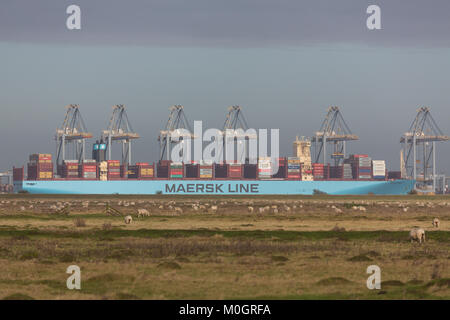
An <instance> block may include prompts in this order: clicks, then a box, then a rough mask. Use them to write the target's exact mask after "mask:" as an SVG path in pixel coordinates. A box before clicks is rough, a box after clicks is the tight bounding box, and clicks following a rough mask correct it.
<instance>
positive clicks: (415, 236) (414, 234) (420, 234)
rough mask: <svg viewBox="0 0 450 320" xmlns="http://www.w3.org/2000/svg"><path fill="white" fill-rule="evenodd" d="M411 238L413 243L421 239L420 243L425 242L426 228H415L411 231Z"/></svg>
mask: <svg viewBox="0 0 450 320" xmlns="http://www.w3.org/2000/svg"><path fill="white" fill-rule="evenodd" d="M409 239H410V240H411V243H412V242H413V241H419V243H422V242H425V230H423V229H422V228H413V229H411V231H410V232H409Z"/></svg>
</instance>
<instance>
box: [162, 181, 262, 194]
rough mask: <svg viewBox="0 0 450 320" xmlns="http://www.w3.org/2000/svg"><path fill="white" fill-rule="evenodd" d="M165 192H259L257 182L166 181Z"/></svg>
mask: <svg viewBox="0 0 450 320" xmlns="http://www.w3.org/2000/svg"><path fill="white" fill-rule="evenodd" d="M165 193H259V184H258V183H230V184H227V185H224V184H223V183H187V184H176V183H172V184H170V183H166V189H165Z"/></svg>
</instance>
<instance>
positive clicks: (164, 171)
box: [156, 160, 171, 179]
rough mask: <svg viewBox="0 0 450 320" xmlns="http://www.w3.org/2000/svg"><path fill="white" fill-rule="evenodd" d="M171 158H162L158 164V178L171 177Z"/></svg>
mask: <svg viewBox="0 0 450 320" xmlns="http://www.w3.org/2000/svg"><path fill="white" fill-rule="evenodd" d="M170 162H171V161H170V160H160V161H159V162H158V165H157V170H156V175H157V177H158V178H162V179H167V178H169V166H170Z"/></svg>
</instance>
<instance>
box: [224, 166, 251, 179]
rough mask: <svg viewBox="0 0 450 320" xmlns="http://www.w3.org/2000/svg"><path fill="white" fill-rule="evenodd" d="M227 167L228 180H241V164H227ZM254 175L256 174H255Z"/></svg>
mask: <svg viewBox="0 0 450 320" xmlns="http://www.w3.org/2000/svg"><path fill="white" fill-rule="evenodd" d="M227 166H228V178H230V179H242V176H243V169H242V164H240V163H230V164H227ZM254 167H255V171H256V166H254ZM252 171H253V170H252ZM255 174H256V172H255Z"/></svg>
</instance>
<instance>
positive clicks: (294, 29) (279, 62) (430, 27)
mask: <svg viewBox="0 0 450 320" xmlns="http://www.w3.org/2000/svg"><path fill="white" fill-rule="evenodd" d="M71 4H76V5H79V6H80V8H81V30H68V29H67V28H66V19H67V17H68V15H67V14H66V8H67V6H69V5H71ZM370 4H376V5H379V6H380V8H381V26H382V29H381V30H372V31H371V30H368V29H367V27H366V19H367V17H368V14H367V13H366V9H367V7H368V6H369V5H370ZM0 66H1V68H0V88H1V90H0V106H1V110H2V113H1V115H0V148H1V149H0V150H1V151H0V170H5V169H8V168H10V167H12V166H13V165H23V164H25V162H26V159H27V156H28V154H30V153H35V152H40V153H46V152H52V153H54V150H55V142H54V140H52V139H53V136H54V132H55V129H56V127H58V126H60V125H61V123H62V120H63V117H64V113H65V109H64V106H65V105H67V104H70V103H74V104H79V105H80V107H81V111H82V114H83V117H84V120H85V122H86V124H87V127H88V129H89V131H90V132H92V133H93V134H94V136H99V134H100V132H101V130H102V129H105V127H106V126H107V122H108V119H109V117H110V113H111V106H113V105H114V104H125V105H126V106H127V108H128V115H129V118H130V120H131V122H132V124H133V127H134V129H135V130H136V131H137V132H138V133H140V135H141V136H142V138H141V139H140V140H139V141H138V142H137V143H136V144H135V147H134V160H136V161H155V160H157V158H158V144H157V140H156V139H157V135H158V132H159V130H160V129H162V127H163V126H164V124H165V122H166V121H167V117H168V107H169V106H171V105H173V104H182V105H184V106H185V111H186V114H187V116H188V118H189V120H190V121H191V122H192V121H193V120H203V121H204V125H205V126H206V127H221V126H222V124H223V122H224V119H225V113H226V108H227V107H228V106H230V105H235V104H238V105H241V106H243V107H244V108H245V115H246V117H247V121H248V123H249V125H250V126H251V127H254V128H279V129H280V139H281V153H282V154H285V155H290V154H291V151H292V150H291V149H292V147H291V143H292V140H293V139H294V138H295V136H296V135H305V136H309V135H311V134H313V132H315V131H316V130H318V128H319V126H320V124H321V122H322V119H323V117H324V116H325V112H326V108H327V107H328V106H330V105H337V106H340V107H341V109H342V112H343V115H344V117H345V118H346V121H347V123H348V125H349V126H350V128H351V129H352V131H353V132H354V133H356V134H358V135H359V137H360V140H359V141H357V142H354V143H351V144H349V145H348V151H349V152H352V153H369V154H370V155H372V156H373V157H374V158H377V159H386V160H387V161H388V166H389V167H390V168H391V169H398V168H399V148H400V144H399V138H400V136H401V134H402V133H403V132H405V131H406V130H407V129H408V128H409V125H410V123H411V122H412V120H413V118H414V116H415V112H416V109H417V108H418V107H420V106H424V105H425V106H429V107H431V109H432V112H433V114H434V117H435V119H436V121H437V122H438V124H439V125H440V127H441V129H442V131H444V133H446V134H450V90H449V89H450V1H448V0H434V1H431V2H427V1H424V0H422V1H419V0H389V1H387V0H386V1H382V0H377V1H375V0H371V1H366V0H339V1H332V0H329V1H324V0H307V1H300V0H227V1H225V0H221V1H218V0H190V1H185V0H160V1H153V0H146V1H144V0H139V1H138V0H130V1H118V0H95V1H93V0H81V1H80V0H79V1H76V0H64V1H63V0H40V1H33V0H28V1H24V0H2V1H1V2H0ZM118 149H119V148H118V146H117V147H116V150H118ZM438 156H439V159H438V166H439V171H444V170H446V171H447V173H450V165H449V164H450V162H449V160H448V159H449V158H450V143H447V144H441V143H440V144H438Z"/></svg>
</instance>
